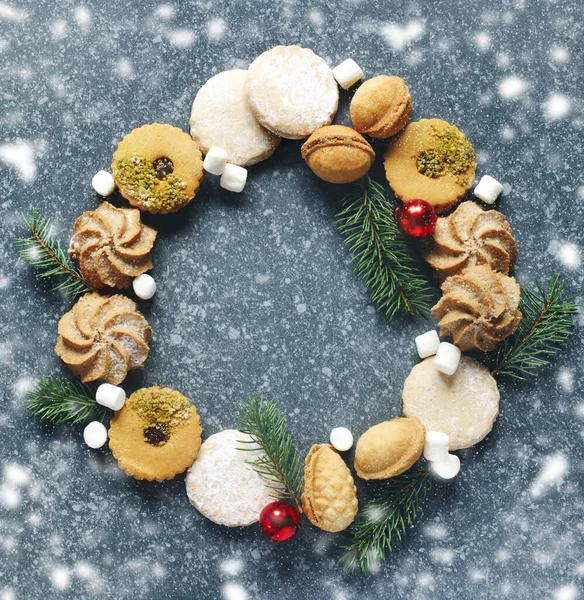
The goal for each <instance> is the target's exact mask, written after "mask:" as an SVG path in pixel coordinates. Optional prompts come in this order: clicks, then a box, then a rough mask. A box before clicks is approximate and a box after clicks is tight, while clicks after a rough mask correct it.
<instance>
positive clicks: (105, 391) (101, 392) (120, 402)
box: [95, 383, 126, 410]
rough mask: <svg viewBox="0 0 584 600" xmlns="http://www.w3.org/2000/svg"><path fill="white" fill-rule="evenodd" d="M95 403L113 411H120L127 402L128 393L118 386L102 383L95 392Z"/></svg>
mask: <svg viewBox="0 0 584 600" xmlns="http://www.w3.org/2000/svg"><path fill="white" fill-rule="evenodd" d="M95 401H96V402H97V403H98V404H101V405H102V406H106V407H107V408H110V409H111V410H120V409H121V408H122V406H124V402H125V401H126V392H124V390H123V389H122V388H121V387H118V386H117V385H112V384H111V383H102V384H101V385H100V386H99V387H98V388H97V391H96V392H95Z"/></svg>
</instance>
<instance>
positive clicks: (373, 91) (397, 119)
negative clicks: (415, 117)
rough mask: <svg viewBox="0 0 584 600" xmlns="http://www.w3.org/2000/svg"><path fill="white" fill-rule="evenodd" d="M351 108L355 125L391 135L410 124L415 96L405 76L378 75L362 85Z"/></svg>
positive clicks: (365, 130) (376, 135)
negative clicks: (411, 93)
mask: <svg viewBox="0 0 584 600" xmlns="http://www.w3.org/2000/svg"><path fill="white" fill-rule="evenodd" d="M350 110H351V121H352V122H353V127H354V128H355V129H356V130H357V131H358V132H359V133H365V134H367V135H370V136H371V137H374V138H379V139H383V138H388V137H391V136H392V135H395V134H396V133H399V132H400V131H401V130H402V129H403V128H404V127H405V126H406V123H407V122H408V120H409V118H410V114H411V112H412V96H411V95H410V90H409V89H408V86H407V85H406V82H405V81H404V80H403V79H402V78H401V77H396V76H395V75H378V76H377V77H373V78H372V79H368V80H367V81H365V82H364V83H363V84H362V85H361V87H359V89H358V90H357V91H356V92H355V95H354V96H353V99H352V100H351V109H350Z"/></svg>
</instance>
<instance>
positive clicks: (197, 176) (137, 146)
mask: <svg viewBox="0 0 584 600" xmlns="http://www.w3.org/2000/svg"><path fill="white" fill-rule="evenodd" d="M112 173H113V176H114V179H115V182H116V185H117V186H118V189H119V191H120V194H122V196H123V197H124V198H125V199H126V200H127V201H128V202H129V203H130V204H131V205H132V206H135V207H136V208H139V209H140V210H145V211H147V212H151V213H169V212H175V211H177V210H179V209H180V208H182V207H183V206H185V205H186V204H188V203H189V202H190V201H191V200H192V199H193V198H194V196H195V194H196V193H197V191H198V189H199V186H200V185H201V180H202V179H203V158H202V155H201V151H200V150H199V147H198V146H197V144H196V142H194V141H193V140H192V139H191V137H190V136H189V135H188V134H186V133H185V132H184V131H182V130H181V129H178V128H177V127H172V125H162V124H160V123H153V124H152V125H143V126H142V127H138V128H137V129H134V130H133V131H131V132H130V133H129V134H128V135H127V136H126V137H125V138H124V139H123V140H122V141H121V142H120V143H119V144H118V147H117V150H116V151H115V152H114V156H113V162H112Z"/></svg>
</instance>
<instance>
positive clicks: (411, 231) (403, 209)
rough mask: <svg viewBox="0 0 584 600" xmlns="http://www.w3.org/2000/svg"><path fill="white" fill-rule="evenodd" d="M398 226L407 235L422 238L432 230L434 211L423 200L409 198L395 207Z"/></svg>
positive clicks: (434, 223)
mask: <svg viewBox="0 0 584 600" xmlns="http://www.w3.org/2000/svg"><path fill="white" fill-rule="evenodd" d="M395 218H396V220H397V224H398V225H399V228H400V229H401V230H402V231H403V232H404V233H405V234H407V235H410V236H412V237H415V238H423V237H426V236H427V235H430V234H431V233H432V232H433V231H434V226H435V225H436V211H435V210H434V207H433V206H432V205H431V204H429V203H428V202H426V201H425V200H410V201H409V202H406V203H405V204H401V205H400V206H398V207H397V208H396V209H395Z"/></svg>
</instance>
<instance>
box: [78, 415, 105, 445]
mask: <svg viewBox="0 0 584 600" xmlns="http://www.w3.org/2000/svg"><path fill="white" fill-rule="evenodd" d="M83 439H84V440H85V443H86V444H87V445H88V446H89V447H90V448H101V447H102V446H103V445H104V444H105V443H106V442H107V429H106V428H105V425H104V424H103V423H100V422H99V421H92V422H91V423H90V424H89V425H88V426H87V427H86V428H85V429H84V430H83Z"/></svg>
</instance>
